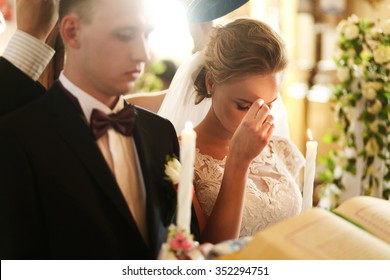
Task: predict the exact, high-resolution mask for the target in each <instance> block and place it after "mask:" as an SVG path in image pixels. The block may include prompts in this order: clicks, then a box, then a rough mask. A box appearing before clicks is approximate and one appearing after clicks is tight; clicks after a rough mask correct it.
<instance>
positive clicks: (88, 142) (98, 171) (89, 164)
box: [46, 85, 142, 239]
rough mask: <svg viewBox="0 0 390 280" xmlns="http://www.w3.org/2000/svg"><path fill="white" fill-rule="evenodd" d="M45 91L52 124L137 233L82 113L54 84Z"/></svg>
mask: <svg viewBox="0 0 390 280" xmlns="http://www.w3.org/2000/svg"><path fill="white" fill-rule="evenodd" d="M49 95H50V96H48V99H47V106H46V110H47V111H48V113H49V115H51V120H52V125H53V128H54V129H55V130H57V132H58V133H59V134H60V135H61V137H62V139H63V140H64V141H65V142H66V143H67V144H68V145H69V146H70V147H71V148H72V149H73V151H74V152H75V155H76V156H77V157H78V159H79V160H80V161H81V162H83V164H84V166H85V168H86V169H87V170H88V172H89V174H90V175H91V177H93V178H94V180H95V181H96V186H97V187H99V188H101V189H102V190H103V191H104V193H105V194H106V195H107V196H108V197H109V198H110V200H111V201H112V202H113V203H114V205H115V206H116V207H117V209H118V211H119V212H120V214H121V215H122V216H123V218H124V219H125V220H126V221H127V222H128V223H129V224H130V226H131V227H132V228H133V230H134V231H135V232H138V233H139V231H138V227H137V225H136V223H135V221H134V219H133V217H132V215H131V213H130V210H129V208H128V206H127V204H126V201H125V199H124V198H123V195H122V193H121V191H120V189H119V186H118V184H117V182H116V180H115V178H114V176H113V175H112V173H111V170H110V169H109V167H108V165H107V163H106V161H105V159H104V157H103V155H102V154H101V152H100V150H99V147H98V146H97V145H96V142H95V139H94V138H93V135H92V132H91V131H90V129H89V127H88V125H87V122H86V119H85V117H84V115H83V114H82V113H81V112H79V110H78V109H77V108H76V106H74V105H73V104H72V102H71V101H70V100H69V99H68V98H67V97H66V96H65V94H64V93H63V92H62V91H61V89H60V88H59V86H58V85H54V86H53V88H52V89H51V90H50V92H49ZM139 234H140V233H139ZM129 238H130V237H129ZM141 239H142V238H141Z"/></svg>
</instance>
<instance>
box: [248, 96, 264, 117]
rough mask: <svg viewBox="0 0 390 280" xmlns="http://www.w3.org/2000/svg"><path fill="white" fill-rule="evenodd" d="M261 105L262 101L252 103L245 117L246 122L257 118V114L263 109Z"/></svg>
mask: <svg viewBox="0 0 390 280" xmlns="http://www.w3.org/2000/svg"><path fill="white" fill-rule="evenodd" d="M263 105H264V100H263V99H257V100H256V101H255V102H253V103H252V105H251V107H250V108H249V110H248V112H247V113H246V115H245V118H247V119H248V120H252V119H256V118H257V116H258V112H259V110H260V109H261V108H262V107H263Z"/></svg>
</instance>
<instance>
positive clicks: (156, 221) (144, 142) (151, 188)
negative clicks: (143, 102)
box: [133, 109, 166, 253]
mask: <svg viewBox="0 0 390 280" xmlns="http://www.w3.org/2000/svg"><path fill="white" fill-rule="evenodd" d="M136 110H137V109H136ZM138 113H139V111H138ZM142 121H145V120H144V118H143V119H142V120H141V118H139V119H137V122H136V124H135V127H134V132H133V137H134V141H135V144H136V147H137V153H138V158H139V161H140V165H141V169H142V174H143V178H144V183H145V190H146V211H147V213H146V217H147V226H148V232H149V246H150V247H151V248H154V250H155V252H156V253H158V250H159V249H160V248H159V247H160V245H161V243H162V242H164V241H165V239H166V230H165V227H163V223H162V221H163V217H161V215H162V214H161V211H162V207H166V205H164V204H163V202H162V201H161V200H162V199H161V197H159V192H158V190H156V189H155V187H156V186H155V185H156V180H159V178H155V174H154V172H153V168H156V167H155V166H154V162H155V160H156V158H154V156H153V154H151V149H150V147H152V145H154V144H155V143H153V140H154V139H152V138H153V136H152V135H151V134H150V132H149V131H148V130H146V129H145V125H143V124H142ZM148 147H149V149H148ZM158 168H159V167H158ZM158 187H161V186H158Z"/></svg>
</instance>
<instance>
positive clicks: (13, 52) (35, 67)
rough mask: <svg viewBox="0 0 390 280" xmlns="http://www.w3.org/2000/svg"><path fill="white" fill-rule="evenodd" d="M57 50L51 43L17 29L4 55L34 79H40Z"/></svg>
mask: <svg viewBox="0 0 390 280" xmlns="http://www.w3.org/2000/svg"><path fill="white" fill-rule="evenodd" d="M54 53H55V51H54V49H52V48H51V47H50V46H49V45H47V44H45V43H44V42H42V41H40V40H38V39H37V38H35V37H33V36H31V35H30V34H27V33H25V32H23V31H21V30H16V32H15V34H14V35H13V36H12V38H11V40H10V41H9V43H8V45H7V47H6V49H5V50H4V53H3V57H4V58H5V59H7V60H8V61H9V62H11V63H12V64H13V65H14V66H15V67H17V68H19V69H20V70H21V71H23V72H24V73H25V74H26V75H27V76H29V77H30V78H31V79H33V80H34V81H36V80H38V78H39V77H40V76H41V74H42V72H43V70H45V68H46V66H47V65H48V64H49V62H50V60H51V58H52V57H53V55H54Z"/></svg>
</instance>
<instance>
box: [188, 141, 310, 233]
mask: <svg viewBox="0 0 390 280" xmlns="http://www.w3.org/2000/svg"><path fill="white" fill-rule="evenodd" d="M225 161H226V158H224V159H222V160H218V159H214V158H212V157H211V156H209V155H204V154H201V153H200V152H199V150H198V149H197V151H196V159H195V191H196V195H197V197H198V199H199V202H200V205H201V208H202V209H203V211H204V213H205V215H206V217H209V216H210V214H211V211H212V209H213V206H214V203H215V200H216V198H217V195H218V192H219V188H220V184H221V181H222V176H223V172H224V167H225ZM303 164H304V158H303V156H302V154H301V153H300V151H299V150H298V148H297V147H296V146H295V145H294V144H293V143H292V142H290V141H289V140H287V139H285V138H281V137H277V136H273V137H272V138H271V140H270V142H269V144H268V146H267V147H266V148H265V149H264V150H263V151H262V153H261V154H260V155H259V156H257V157H256V158H255V159H254V160H253V161H252V163H251V164H250V167H249V172H248V180H247V186H246V191H245V202H244V210H243V217H242V222H241V230H240V237H243V236H251V235H254V234H255V233H256V232H258V231H260V230H262V229H264V228H266V227H268V226H270V225H272V224H275V223H277V222H279V221H282V220H284V219H287V218H289V217H292V216H294V215H298V214H299V213H300V211H301V207H302V195H301V188H300V187H299V186H298V184H297V182H296V178H297V176H298V174H299V171H300V169H301V167H302V166H303ZM226 207H229V205H226Z"/></svg>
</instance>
